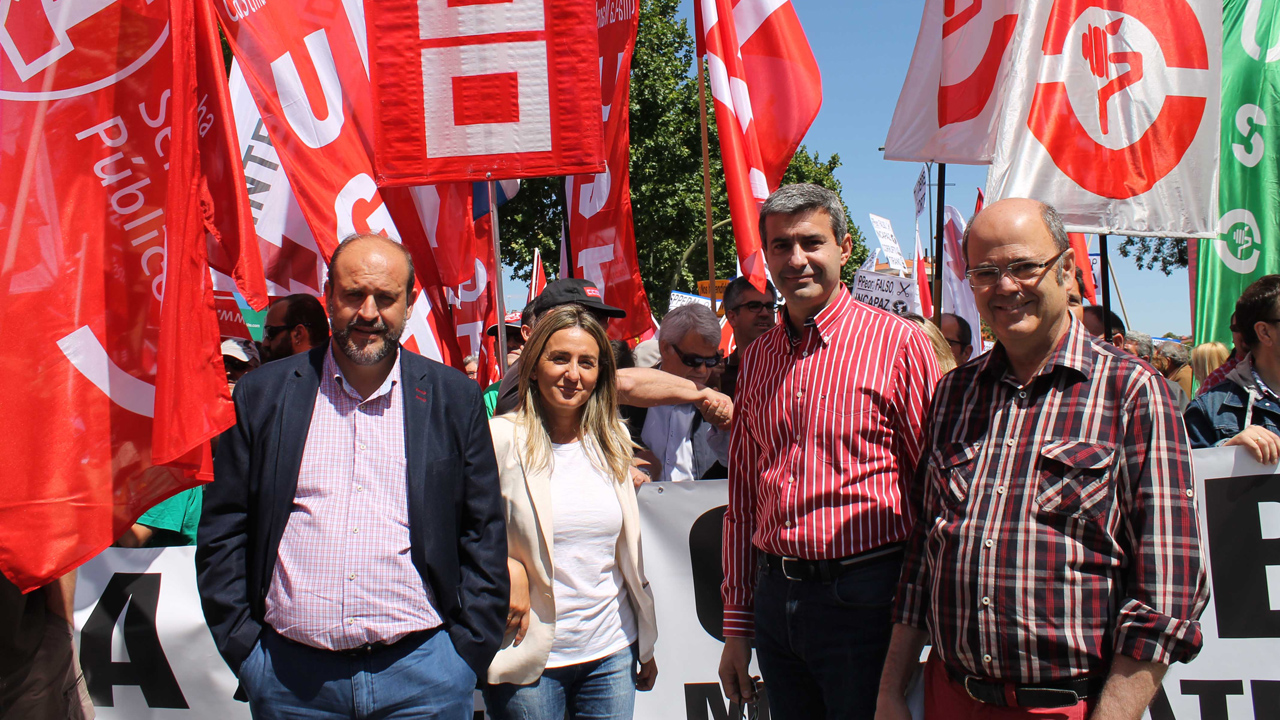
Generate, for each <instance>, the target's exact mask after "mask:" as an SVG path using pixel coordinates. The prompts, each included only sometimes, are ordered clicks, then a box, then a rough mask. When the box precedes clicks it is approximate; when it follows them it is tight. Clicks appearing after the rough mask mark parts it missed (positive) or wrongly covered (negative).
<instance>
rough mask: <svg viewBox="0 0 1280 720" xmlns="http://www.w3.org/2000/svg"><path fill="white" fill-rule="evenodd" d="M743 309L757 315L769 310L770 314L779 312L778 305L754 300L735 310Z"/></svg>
mask: <svg viewBox="0 0 1280 720" xmlns="http://www.w3.org/2000/svg"><path fill="white" fill-rule="evenodd" d="M743 308H746V309H747V310H749V311H750V312H753V313H757V314H758V313H759V312H760V311H761V310H768V311H769V312H777V310H778V303H771V302H761V301H760V300H752V301H751V302H744V303H742V304H741V305H739V306H737V307H735V308H734V310H742V309H743Z"/></svg>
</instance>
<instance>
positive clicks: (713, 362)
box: [671, 345, 724, 368]
mask: <svg viewBox="0 0 1280 720" xmlns="http://www.w3.org/2000/svg"><path fill="white" fill-rule="evenodd" d="M671 349H672V350H675V351H676V354H677V355H679V356H680V362H682V363H684V365H685V367H691V368H696V367H700V366H703V365H705V366H707V367H708V368H713V367H715V366H717V365H719V364H720V363H722V362H724V358H722V357H720V353H716V354H715V355H712V356H710V357H706V356H703V355H694V354H693V353H687V352H685V351H683V350H681V349H680V347H679V346H678V345H672V346H671Z"/></svg>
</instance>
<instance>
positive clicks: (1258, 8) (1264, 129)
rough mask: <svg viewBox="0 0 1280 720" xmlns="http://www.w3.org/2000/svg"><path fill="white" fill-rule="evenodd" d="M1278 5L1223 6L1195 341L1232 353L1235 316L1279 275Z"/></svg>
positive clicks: (1266, 1)
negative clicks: (1213, 222)
mask: <svg viewBox="0 0 1280 720" xmlns="http://www.w3.org/2000/svg"><path fill="white" fill-rule="evenodd" d="M1278 153H1280V0H1225V2H1224V3H1223V5H1222V144H1221V146H1220V157H1221V160H1220V162H1221V163H1222V165H1221V172H1220V173H1219V181H1218V182H1219V185H1218V211H1219V214H1220V217H1221V220H1220V221H1219V223H1218V231H1219V232H1220V233H1221V234H1219V235H1218V237H1217V238H1216V239H1202V240H1200V241H1199V243H1200V246H1199V253H1198V256H1199V257H1198V262H1197V268H1196V307H1195V309H1194V313H1195V321H1196V322H1195V341H1196V343H1197V344H1199V343H1202V342H1207V341H1211V340H1217V341H1219V342H1222V343H1225V344H1226V345H1227V346H1228V347H1230V346H1231V328H1230V320H1231V313H1232V312H1233V311H1234V310H1235V305H1236V299H1237V298H1239V297H1240V293H1242V292H1244V289H1245V288H1246V287H1248V286H1249V284H1250V283H1252V282H1253V281H1254V280H1257V279H1258V278H1260V277H1262V276H1263V275H1270V274H1273V273H1277V272H1280V247H1277V243H1280V209H1278V208H1277V203H1278V202H1280V155H1278Z"/></svg>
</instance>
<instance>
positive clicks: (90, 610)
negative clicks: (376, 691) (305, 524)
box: [75, 281, 1280, 720]
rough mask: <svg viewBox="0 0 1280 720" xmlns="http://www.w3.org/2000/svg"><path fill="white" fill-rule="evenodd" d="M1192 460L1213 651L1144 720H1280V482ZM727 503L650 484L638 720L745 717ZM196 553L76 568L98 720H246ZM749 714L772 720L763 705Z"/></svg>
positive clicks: (144, 554)
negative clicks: (728, 630)
mask: <svg viewBox="0 0 1280 720" xmlns="http://www.w3.org/2000/svg"><path fill="white" fill-rule="evenodd" d="M908 282H910V281H908ZM1194 455H1195V463H1196V477H1197V479H1196V493H1197V494H1198V495H1199V498H1200V527H1201V537H1202V539H1203V541H1204V544H1205V547H1207V548H1208V549H1207V551H1206V561H1207V562H1208V567H1209V571H1210V587H1211V591H1212V599H1211V600H1210V602H1209V606H1208V608H1206V610H1205V613H1204V616H1203V617H1202V618H1201V628H1202V631H1203V633H1204V650H1203V651H1202V652H1201V653H1200V656H1199V657H1198V658H1197V659H1196V660H1195V661H1193V662H1192V663H1190V664H1175V665H1174V666H1173V667H1171V668H1170V670H1169V673H1168V674H1167V675H1166V676H1165V680H1164V686H1163V689H1162V690H1161V691H1160V694H1159V695H1157V697H1156V699H1155V702H1154V703H1153V704H1152V707H1151V710H1150V712H1149V714H1148V717H1149V718H1150V720H1202V719H1203V720H1265V719H1271V718H1275V717H1277V715H1276V714H1275V713H1276V710H1277V708H1280V642H1277V640H1276V639H1277V638H1280V476H1277V475H1276V472H1277V468H1275V467H1263V466H1261V465H1258V464H1257V463H1254V462H1253V461H1252V460H1250V459H1248V457H1247V456H1246V455H1245V453H1244V452H1243V451H1240V450H1230V449H1225V448H1219V449H1213V450H1200V451H1196V452H1195V454H1194ZM727 497H728V488H727V483H726V482H725V481H723V480H717V481H703V482H696V483H653V484H650V485H646V486H645V487H644V488H643V489H642V490H641V492H640V517H641V523H642V528H643V530H642V532H643V537H644V539H645V543H644V546H645V570H646V573H647V575H648V578H649V581H650V583H651V584H652V587H653V590H654V596H655V599H656V603H657V615H658V628H659V635H658V644H657V650H656V653H657V655H656V658H657V661H658V681H657V684H656V686H655V687H654V689H653V691H652V692H648V693H639V694H638V695H637V696H636V715H635V716H636V717H637V718H640V719H641V720H673V719H675V718H680V719H685V720H718V719H721V718H736V717H738V713H739V710H740V709H739V708H737V707H733V706H730V704H729V703H728V701H726V700H725V699H724V696H723V694H722V693H721V692H720V689H719V685H718V678H717V674H716V673H717V668H718V667H719V664H720V652H721V649H722V647H723V644H722V641H721V639H720V628H721V624H720V623H721V604H720V582H721V579H722V575H721V570H720V542H721V528H722V520H723V515H724V508H725V505H726V503H727ZM194 554H195V553H194V549H193V548H167V549H164V550H159V549H155V550H123V549H110V550H107V551H105V552H104V553H102V554H101V555H99V556H98V557H97V558H95V559H94V560H93V561H91V562H89V563H87V564H86V565H85V566H83V567H82V568H81V569H80V572H79V582H78V585H77V587H76V603H75V605H76V612H75V624H76V630H77V641H78V643H79V646H80V657H81V664H82V665H83V667H84V671H85V675H86V677H87V679H88V683H89V691H90V694H91V695H92V696H93V699H94V702H95V704H96V706H97V712H98V717H99V718H101V719H102V720H115V719H117V718H118V719H120V720H153V719H154V720H188V719H191V720H194V719H201V720H203V719H205V718H216V719H217V720H248V718H249V707H248V705H246V704H245V703H241V702H237V701H235V700H233V699H232V697H231V696H232V693H233V692H234V690H235V687H236V681H235V678H234V677H233V676H232V675H231V672H230V671H229V670H228V669H227V667H226V665H225V664H224V663H223V661H222V658H221V657H219V655H218V653H217V650H216V649H215V647H214V644H213V638H212V636H211V635H210V634H209V630H208V628H207V627H206V626H205V623H204V616H203V614H202V613H201V611H200V599H199V597H198V595H197V592H196V586H195V570H194ZM752 672H753V674H758V673H759V671H758V669H755V668H753V670H752ZM477 697H478V695H477ZM480 707H482V705H481V704H480V703H479V702H477V708H480ZM747 717H748V718H759V720H767V718H768V708H767V700H766V701H765V702H762V703H761V704H760V706H759V707H757V708H755V709H754V710H752V709H749V711H748V714H747Z"/></svg>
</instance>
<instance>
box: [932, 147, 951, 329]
mask: <svg viewBox="0 0 1280 720" xmlns="http://www.w3.org/2000/svg"><path fill="white" fill-rule="evenodd" d="M946 198H947V164H946V163H941V162H940V163H938V206H937V207H936V208H934V212H936V213H937V215H936V216H935V217H936V220H935V221H934V225H933V232H934V236H933V279H932V280H930V282H931V283H932V285H933V319H934V321H935V322H937V323H938V324H939V325H941V323H942V238H943V234H942V220H943V216H944V213H943V211H942V208H943V206H945V205H946V202H947V200H946Z"/></svg>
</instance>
